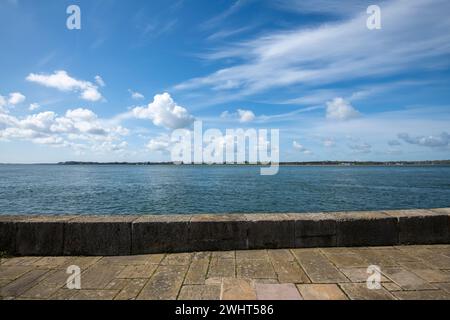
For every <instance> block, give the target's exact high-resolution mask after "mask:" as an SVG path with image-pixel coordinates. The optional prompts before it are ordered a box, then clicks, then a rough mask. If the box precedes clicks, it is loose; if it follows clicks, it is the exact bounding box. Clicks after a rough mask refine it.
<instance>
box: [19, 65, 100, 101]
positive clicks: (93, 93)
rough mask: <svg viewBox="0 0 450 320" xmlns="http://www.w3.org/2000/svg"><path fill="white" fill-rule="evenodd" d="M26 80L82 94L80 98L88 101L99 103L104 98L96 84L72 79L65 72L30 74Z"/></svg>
mask: <svg viewBox="0 0 450 320" xmlns="http://www.w3.org/2000/svg"><path fill="white" fill-rule="evenodd" d="M26 80H27V81H30V82H34V83H38V84H40V85H43V86H46V87H49V88H55V89H58V90H60V91H63V92H80V93H81V95H80V97H81V98H82V99H84V100H88V101H99V100H101V99H102V98H103V97H102V95H101V93H100V92H99V91H98V87H97V86H96V85H95V84H93V83H92V82H89V81H83V80H77V79H75V78H72V77H71V76H69V75H68V73H67V72H66V71H64V70H59V71H55V72H54V73H53V74H34V73H30V74H29V75H28V76H27V78H26Z"/></svg>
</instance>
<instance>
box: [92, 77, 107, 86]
mask: <svg viewBox="0 0 450 320" xmlns="http://www.w3.org/2000/svg"><path fill="white" fill-rule="evenodd" d="M95 82H97V84H98V85H99V86H100V87H104V86H106V84H105V81H104V80H103V78H102V77H100V76H98V75H97V76H95Z"/></svg>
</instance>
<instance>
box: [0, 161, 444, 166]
mask: <svg viewBox="0 0 450 320" xmlns="http://www.w3.org/2000/svg"><path fill="white" fill-rule="evenodd" d="M0 165H65V166H75V165H85V166H88V165H104V166H106V165H128V166H130V165H135V166H161V165H164V166H170V165H174V166H175V165H180V164H176V163H174V162H91V161H64V162H58V163H0ZM181 165H182V166H264V165H267V164H262V163H235V164H226V163H222V164H221V163H216V164H207V163H202V164H181ZM269 165H270V164H269ZM278 165H279V166H305V167H306V166H315V167H318V166H320V167H336V166H339V167H355V166H392V167H396V166H397V167H398V166H450V160H426V161H308V162H280V163H279V164H278Z"/></svg>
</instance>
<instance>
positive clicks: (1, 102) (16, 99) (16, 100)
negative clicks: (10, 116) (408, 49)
mask: <svg viewBox="0 0 450 320" xmlns="http://www.w3.org/2000/svg"><path fill="white" fill-rule="evenodd" d="M25 99H26V97H25V96H24V95H23V94H22V93H20V92H11V93H10V94H9V96H8V97H4V96H2V95H0V112H2V113H6V112H8V107H13V106H15V105H17V104H20V103H22V102H24V101H25Z"/></svg>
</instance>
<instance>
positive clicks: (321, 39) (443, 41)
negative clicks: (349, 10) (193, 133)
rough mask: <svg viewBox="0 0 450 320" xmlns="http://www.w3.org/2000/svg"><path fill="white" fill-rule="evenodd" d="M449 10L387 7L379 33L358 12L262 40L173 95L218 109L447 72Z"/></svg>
mask: <svg viewBox="0 0 450 320" xmlns="http://www.w3.org/2000/svg"><path fill="white" fill-rule="evenodd" d="M339 5H340V4H339ZM449 10H450V2H448V1H447V0H427V1H423V0H411V1H401V0H393V1H389V3H385V4H384V5H383V8H382V30H381V31H379V32H378V31H377V32H371V31H369V30H368V29H367V27H366V19H367V14H366V11H365V10H361V11H359V10H357V11H356V12H353V14H354V15H353V16H352V17H351V18H346V19H339V20H338V21H335V22H331V23H330V22H328V23H326V24H322V25H319V26H312V27H311V26H308V27H307V28H305V27H304V26H302V27H298V28H291V29H289V30H283V31H272V32H270V31H269V32H265V33H264V34H263V35H258V37H256V38H254V39H251V40H246V41H241V42H237V43H235V44H227V47H218V48H217V49H216V50H215V51H214V52H213V53H212V54H209V55H208V56H207V58H209V59H211V60H220V59H227V61H237V62H235V63H234V64H233V65H231V66H230V67H226V68H223V69H220V70H217V71H216V72H214V73H212V74H209V75H206V76H204V77H199V78H193V79H190V80H188V81H186V82H183V83H180V84H179V85H178V86H176V88H177V89H179V90H189V91H190V92H191V93H197V94H200V95H201V96H200V97H199V98H198V99H203V98H204V95H208V96H209V97H211V95H218V96H219V98H220V99H218V100H220V101H221V102H223V101H227V99H228V100H231V99H236V98H237V97H242V96H249V95H254V94H257V93H260V92H264V91H266V90H269V89H272V90H273V89H275V88H286V87H289V86H291V85H305V86H318V85H323V84H333V83H337V82H342V81H348V80H354V79H373V78H374V77H378V76H387V75H395V74H402V73H404V72H411V71H412V70H415V71H417V72H420V71H423V70H427V69H429V68H439V69H442V68H446V67H448V64H449V62H448V60H445V59H443V57H445V56H446V55H448V54H449V53H450V47H449V46H448V43H450V33H449V32H447V30H448V28H449V23H448V17H447V12H448V11H449ZM424 26H427V27H426V28H425V27H424ZM349 39H351V41H349ZM196 89H198V90H199V91H198V92H196V91H195V90H196ZM205 89H209V90H205Z"/></svg>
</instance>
